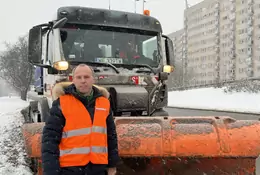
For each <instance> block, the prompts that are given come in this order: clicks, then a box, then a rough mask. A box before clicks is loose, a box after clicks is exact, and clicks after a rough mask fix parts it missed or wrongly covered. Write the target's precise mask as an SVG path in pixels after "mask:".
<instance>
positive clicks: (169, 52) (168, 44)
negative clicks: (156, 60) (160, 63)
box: [162, 35, 174, 66]
mask: <svg viewBox="0 0 260 175" xmlns="http://www.w3.org/2000/svg"><path fill="white" fill-rule="evenodd" d="M162 37H163V38H165V51H166V61H167V65H172V66H174V51H173V42H172V40H171V39H170V38H169V37H168V36H166V35H163V36H162Z"/></svg>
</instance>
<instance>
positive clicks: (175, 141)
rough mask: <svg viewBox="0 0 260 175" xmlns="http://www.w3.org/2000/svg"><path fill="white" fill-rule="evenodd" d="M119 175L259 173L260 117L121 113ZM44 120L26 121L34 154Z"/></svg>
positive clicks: (25, 131)
mask: <svg viewBox="0 0 260 175" xmlns="http://www.w3.org/2000/svg"><path fill="white" fill-rule="evenodd" d="M115 123H116V127H117V133H118V147H119V153H120V157H121V158H122V163H121V164H120V165H119V167H118V171H119V174H124V175H128V174H129V175H130V174H140V175H141V174H142V175H145V174H149V175H151V174H153V175H157V174H158V175H213V174H214V175H232V174H235V175H248V174H250V175H251V174H255V169H256V168H255V162H256V159H257V157H258V155H259V153H260V122H259V121H257V120H250V121H249V120H235V119H233V118H229V117H116V118H115ZM43 126H44V123H37V124H25V125H23V128H22V131H23V135H24V139H25V144H26V149H27V154H28V156H29V157H34V158H35V157H36V158H39V159H40V156H41V154H40V148H41V133H42V128H43Z"/></svg>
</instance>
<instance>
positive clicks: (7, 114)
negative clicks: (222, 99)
mask: <svg viewBox="0 0 260 175" xmlns="http://www.w3.org/2000/svg"><path fill="white" fill-rule="evenodd" d="M26 106H28V102H25V101H22V100H20V99H19V98H18V97H11V98H8V97H1V98H0V148H1V149H0V175H32V173H31V170H30V168H29V167H28V163H26V161H25V157H26V153H25V151H24V148H23V146H24V144H23V140H22V133H21V125H22V123H23V121H24V120H23V117H22V114H21V113H20V111H21V110H22V109H23V108H24V107H26Z"/></svg>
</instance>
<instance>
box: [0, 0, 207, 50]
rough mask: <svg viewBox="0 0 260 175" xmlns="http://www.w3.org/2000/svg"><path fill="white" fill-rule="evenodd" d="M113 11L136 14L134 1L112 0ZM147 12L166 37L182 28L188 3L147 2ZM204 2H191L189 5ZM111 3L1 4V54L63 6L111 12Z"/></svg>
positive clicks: (35, 0)
mask: <svg viewBox="0 0 260 175" xmlns="http://www.w3.org/2000/svg"><path fill="white" fill-rule="evenodd" d="M110 1H111V9H116V10H124V11H130V12H134V7H135V5H134V0H110ZM147 1H148V2H147V3H145V8H146V9H149V10H150V11H151V16H154V17H156V18H157V19H159V20H160V21H161V24H162V26H163V30H164V33H165V34H168V33H171V32H174V31H176V30H178V29H181V28H182V27H183V10H184V8H185V0H147ZM201 1H202V0H189V4H190V5H194V4H196V3H199V2H201ZM108 2H109V0H73V1H72V0H24V1H21V0H7V1H2V2H0V19H1V25H0V26H1V28H0V51H2V50H3V49H4V47H3V44H2V43H3V42H4V41H7V42H15V41H16V39H17V38H18V37H19V36H21V35H24V34H26V33H27V32H28V31H29V29H30V28H31V27H32V26H33V25H37V24H39V23H45V22H48V21H49V20H51V19H52V17H53V16H54V14H55V12H56V10H57V9H58V8H59V7H60V6H66V5H78V6H89V7H96V8H108V4H109V3H108ZM137 12H139V13H141V12H142V2H141V1H140V2H137Z"/></svg>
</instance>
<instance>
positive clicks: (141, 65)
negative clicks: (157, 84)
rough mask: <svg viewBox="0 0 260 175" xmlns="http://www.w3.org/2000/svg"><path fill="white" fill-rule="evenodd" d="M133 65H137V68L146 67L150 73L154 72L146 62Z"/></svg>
mask: <svg viewBox="0 0 260 175" xmlns="http://www.w3.org/2000/svg"><path fill="white" fill-rule="evenodd" d="M133 66H135V67H138V68H141V67H146V68H148V69H150V70H151V72H152V73H154V74H155V73H156V72H155V71H154V69H153V68H152V67H151V66H149V65H148V64H133ZM139 71H141V70H139Z"/></svg>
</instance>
